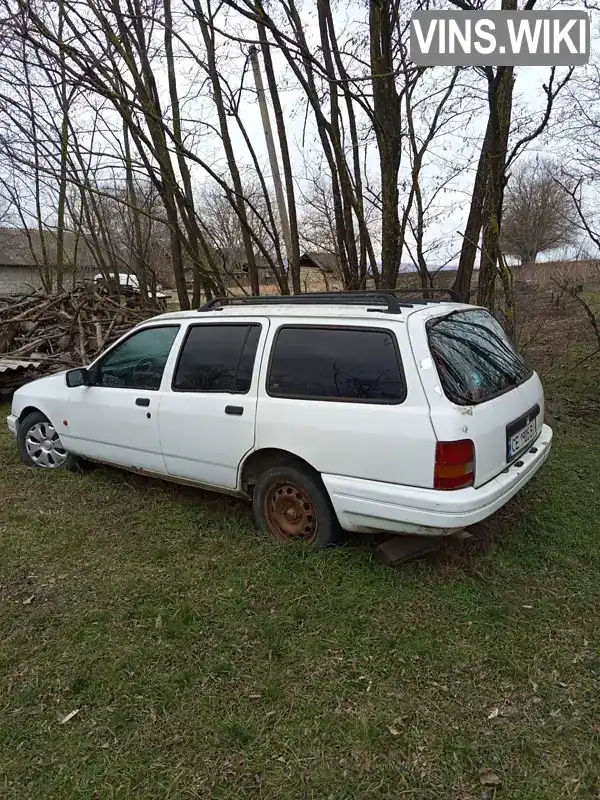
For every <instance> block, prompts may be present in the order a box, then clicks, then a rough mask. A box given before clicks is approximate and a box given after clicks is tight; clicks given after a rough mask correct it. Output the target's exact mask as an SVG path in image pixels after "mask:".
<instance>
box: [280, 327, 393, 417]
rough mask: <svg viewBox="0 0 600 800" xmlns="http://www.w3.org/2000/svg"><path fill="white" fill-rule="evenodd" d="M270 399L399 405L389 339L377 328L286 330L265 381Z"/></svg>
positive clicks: (389, 337)
mask: <svg viewBox="0 0 600 800" xmlns="http://www.w3.org/2000/svg"><path fill="white" fill-rule="evenodd" d="M267 391H268V393H269V394H270V395H271V396H272V397H288V398H295V399H304V400H330V401H338V402H339V401H345V402H353V403H401V402H402V401H403V400H404V399H405V397H406V386H405V383H404V374H403V372H402V366H401V364H400V358H399V354H398V349H397V345H396V341H395V337H394V335H393V334H392V333H391V331H387V330H381V329H378V328H335V327H331V328H329V327H328V328H320V327H316V326H315V327H313V326H310V327H309V326H306V327H304V326H292V325H290V326H285V327H282V328H281V329H280V330H279V332H278V334H277V338H276V341H275V344H274V347H273V352H272V356H271V365H270V369H269V375H268V379H267Z"/></svg>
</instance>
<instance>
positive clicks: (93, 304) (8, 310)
mask: <svg viewBox="0 0 600 800" xmlns="http://www.w3.org/2000/svg"><path fill="white" fill-rule="evenodd" d="M151 315H152V310H151V309H142V308H131V307H128V306H124V305H122V303H121V302H119V298H114V297H110V296H108V295H103V294H99V293H98V292H97V291H96V290H95V289H94V287H83V288H79V289H75V290H73V291H70V292H62V293H61V294H53V295H44V294H40V293H35V294H31V295H28V296H26V297H18V298H14V299H10V300H0V359H17V360H26V359H31V360H35V361H36V362H39V363H40V366H39V372H40V373H44V372H51V371H56V370H57V369H65V368H67V367H71V366H74V365H79V364H88V363H89V362H90V361H92V360H93V359H94V358H95V357H96V356H97V355H98V354H99V353H100V352H101V351H102V350H104V349H105V348H106V347H107V345H109V344H111V343H112V342H114V341H115V339H118V338H119V337H120V336H121V335H122V334H123V333H125V332H126V331H127V330H129V328H131V327H132V326H134V325H136V324H137V323H138V322H141V321H142V320H143V319H146V318H147V317H149V316H151Z"/></svg>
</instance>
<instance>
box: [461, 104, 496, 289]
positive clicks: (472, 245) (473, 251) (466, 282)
mask: <svg viewBox="0 0 600 800" xmlns="http://www.w3.org/2000/svg"><path fill="white" fill-rule="evenodd" d="M490 146H491V129H490V122H489V120H488V124H487V128H486V132H485V137H484V140H483V143H482V146H481V153H480V154H479V161H478V163H477V171H476V173H475V183H474V184H473V192H472V194H471V205H470V208H469V216H468V217H467V224H466V226H465V232H464V234H463V241H462V247H461V250H460V258H459V261H458V270H457V272H456V277H455V279H454V286H453V287H452V288H453V289H454V291H455V292H457V293H458V294H459V295H460V296H461V297H462V298H463V299H464V300H465V301H466V302H469V300H470V297H471V280H472V277H473V269H474V268H475V258H476V256H477V248H478V245H479V237H480V235H481V226H482V224H483V206H484V203H485V190H486V184H487V178H488V159H489V152H490Z"/></svg>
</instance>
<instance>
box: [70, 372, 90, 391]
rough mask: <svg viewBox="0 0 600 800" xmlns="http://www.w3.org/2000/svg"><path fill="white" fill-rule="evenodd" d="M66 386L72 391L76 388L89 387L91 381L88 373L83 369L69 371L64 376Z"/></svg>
mask: <svg viewBox="0 0 600 800" xmlns="http://www.w3.org/2000/svg"><path fill="white" fill-rule="evenodd" d="M65 380H66V382H67V386H68V387H69V388H70V389H74V388H75V387H76V386H91V385H92V379H91V376H90V373H89V372H88V370H87V369H86V368H85V367H78V368H77V369H70V370H69V371H68V372H67V374H66V375H65Z"/></svg>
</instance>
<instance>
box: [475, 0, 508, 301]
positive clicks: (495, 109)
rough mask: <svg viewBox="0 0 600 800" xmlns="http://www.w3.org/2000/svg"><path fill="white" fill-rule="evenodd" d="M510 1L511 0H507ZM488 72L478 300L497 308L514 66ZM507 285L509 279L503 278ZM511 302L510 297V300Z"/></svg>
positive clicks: (506, 286) (506, 285)
mask: <svg viewBox="0 0 600 800" xmlns="http://www.w3.org/2000/svg"><path fill="white" fill-rule="evenodd" d="M509 2H511V0H509ZM489 70H490V73H488V87H489V88H488V99H489V107H490V131H491V133H490V149H489V154H488V160H487V163H488V170H487V171H488V180H487V188H486V193H485V206H484V218H483V236H482V241H481V260H480V265H479V285H478V287H477V303H478V305H483V306H486V308H489V309H490V311H495V308H496V279H497V277H498V276H499V270H500V267H499V260H498V259H499V256H500V225H501V222H502V201H503V196H504V183H505V172H506V152H507V148H508V136H509V131H510V119H511V110H512V93H513V83H514V79H513V68H512V67H505V68H504V69H503V68H502V67H498V68H497V71H496V74H495V75H493V74H492V73H491V68H489ZM503 285H504V286H505V288H509V284H508V282H504V283H503ZM509 304H512V301H510V302H509Z"/></svg>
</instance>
